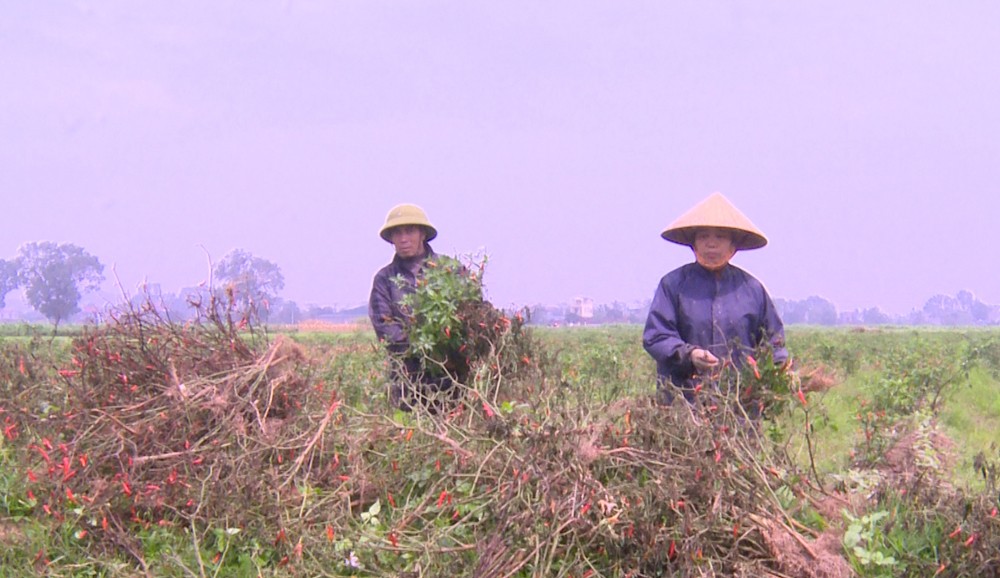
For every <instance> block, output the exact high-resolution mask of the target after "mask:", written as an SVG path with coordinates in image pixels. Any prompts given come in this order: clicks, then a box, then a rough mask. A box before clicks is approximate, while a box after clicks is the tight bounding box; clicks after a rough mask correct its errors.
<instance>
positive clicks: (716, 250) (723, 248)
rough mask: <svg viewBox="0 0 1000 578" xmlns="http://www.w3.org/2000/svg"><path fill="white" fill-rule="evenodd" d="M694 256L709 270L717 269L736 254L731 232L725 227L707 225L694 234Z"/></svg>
mask: <svg viewBox="0 0 1000 578" xmlns="http://www.w3.org/2000/svg"><path fill="white" fill-rule="evenodd" d="M693 248H694V258H695V260H696V261H698V264H699V265H701V266H702V267H704V268H706V269H708V270H709V271H718V270H720V269H722V268H723V267H725V266H726V264H727V263H729V260H730V259H732V258H733V255H735V254H736V244H735V243H733V234H732V232H731V231H728V230H726V229H717V228H714V227H707V228H704V229H698V230H697V231H695V234H694V246H693Z"/></svg>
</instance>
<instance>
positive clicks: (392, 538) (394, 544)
mask: <svg viewBox="0 0 1000 578" xmlns="http://www.w3.org/2000/svg"><path fill="white" fill-rule="evenodd" d="M389 541H390V542H392V547H393V548H398V547H399V540H397V539H396V533H395V532H389Z"/></svg>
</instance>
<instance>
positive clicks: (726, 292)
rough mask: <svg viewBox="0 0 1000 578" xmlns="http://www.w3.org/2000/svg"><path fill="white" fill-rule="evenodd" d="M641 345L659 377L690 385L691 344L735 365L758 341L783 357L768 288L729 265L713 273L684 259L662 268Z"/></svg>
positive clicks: (781, 360) (776, 356)
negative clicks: (666, 270)
mask: <svg viewBox="0 0 1000 578" xmlns="http://www.w3.org/2000/svg"><path fill="white" fill-rule="evenodd" d="M642 345H643V347H645V349H646V351H647V352H648V353H649V355H651V356H652V357H653V359H655V360H656V372H657V374H658V376H659V379H660V380H661V382H662V381H665V380H667V379H669V380H670V381H672V382H673V383H674V385H677V386H679V387H691V378H692V377H694V366H693V365H692V363H691V351H692V350H693V349H696V348H701V349H707V350H708V351H711V352H712V354H713V355H715V356H716V357H718V358H719V359H720V360H725V359H727V358H728V359H731V360H732V361H733V363H734V364H736V366H737V367H739V366H741V365H742V362H743V359H744V358H745V356H746V355H747V354H748V353H752V352H753V351H754V350H755V349H756V348H757V347H758V346H760V345H769V346H770V347H772V348H773V351H774V361H775V362H776V363H784V362H785V361H786V360H787V359H788V350H787V349H785V329H784V325H783V324H782V322H781V318H779V317H778V313H777V311H775V309H774V303H773V302H772V301H771V297H770V296H768V294H767V290H765V289H764V286H763V285H762V284H761V283H760V281H758V280H757V279H756V278H755V277H754V276H753V275H750V274H749V273H747V272H746V271H744V270H742V269H740V268H738V267H735V266H733V265H726V267H725V268H724V269H722V270H721V271H720V272H719V273H717V274H716V273H713V272H711V271H709V270H708V269H705V268H704V267H702V266H701V265H699V264H698V263H689V264H687V265H684V266H682V267H679V268H677V269H674V270H673V271H671V272H670V273H667V274H666V275H665V276H664V277H663V279H661V280H660V285H659V286H658V287H657V289H656V294H655V295H653V302H652V304H651V305H650V307H649V316H648V317H647V318H646V327H645V329H644V330H643V333H642Z"/></svg>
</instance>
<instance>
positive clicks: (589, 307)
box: [572, 297, 594, 319]
mask: <svg viewBox="0 0 1000 578" xmlns="http://www.w3.org/2000/svg"><path fill="white" fill-rule="evenodd" d="M572 311H573V313H574V314H576V315H578V316H579V317H580V319H593V318H594V300H593V299H591V298H590V297H577V298H576V299H575V300H574V301H573V308H572Z"/></svg>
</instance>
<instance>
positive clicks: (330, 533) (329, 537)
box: [326, 526, 335, 542]
mask: <svg viewBox="0 0 1000 578" xmlns="http://www.w3.org/2000/svg"><path fill="white" fill-rule="evenodd" d="M334 537H335V534H334V533H333V526H327V527H326V539H327V541H328V542H333V538H334Z"/></svg>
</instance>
